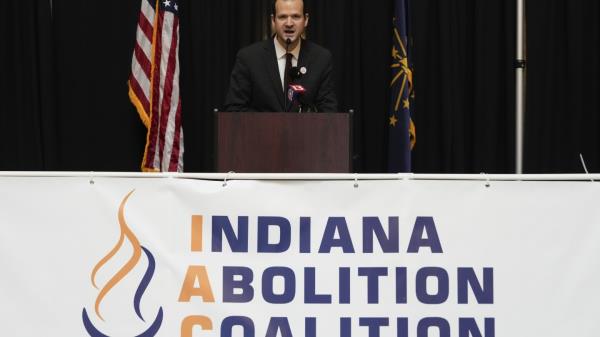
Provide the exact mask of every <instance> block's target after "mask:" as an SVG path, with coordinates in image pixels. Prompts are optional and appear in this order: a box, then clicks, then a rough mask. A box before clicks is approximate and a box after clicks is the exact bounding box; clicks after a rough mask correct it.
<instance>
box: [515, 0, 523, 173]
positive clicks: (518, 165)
mask: <svg viewBox="0 0 600 337" xmlns="http://www.w3.org/2000/svg"><path fill="white" fill-rule="evenodd" d="M516 1H517V3H516V5H517V32H516V33H517V46H516V47H517V48H516V54H517V55H516V62H515V70H516V74H515V75H516V76H515V84H516V85H515V90H516V97H515V112H516V127H515V138H516V140H515V147H516V153H515V173H517V174H522V173H523V144H524V142H523V136H524V127H525V75H526V74H525V65H526V59H525V57H526V56H525V0H516Z"/></svg>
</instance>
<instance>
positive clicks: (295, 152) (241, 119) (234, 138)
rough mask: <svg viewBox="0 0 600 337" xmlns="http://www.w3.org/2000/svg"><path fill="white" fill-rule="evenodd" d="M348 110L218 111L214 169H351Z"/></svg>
mask: <svg viewBox="0 0 600 337" xmlns="http://www.w3.org/2000/svg"><path fill="white" fill-rule="evenodd" d="M351 122H352V121H351V116H350V114H348V113H283V112H217V113H216V124H217V125H216V138H217V139H216V154H217V172H229V171H234V172H238V173H258V172H264V173H349V172H351V164H350V163H351V153H352V152H351V141H350V140H351V137H350V132H351V131H350V130H351V129H352V128H351Z"/></svg>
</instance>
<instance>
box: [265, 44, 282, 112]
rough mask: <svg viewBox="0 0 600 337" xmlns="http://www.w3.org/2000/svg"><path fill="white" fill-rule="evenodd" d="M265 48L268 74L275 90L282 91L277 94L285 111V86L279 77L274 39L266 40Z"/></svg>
mask: <svg viewBox="0 0 600 337" xmlns="http://www.w3.org/2000/svg"><path fill="white" fill-rule="evenodd" d="M264 49H265V58H264V61H265V67H266V69H267V74H268V76H269V80H270V81H271V85H272V86H273V88H274V89H275V91H274V92H277V93H281V94H280V95H276V96H277V101H278V102H279V106H280V107H281V108H280V110H281V111H283V110H284V107H285V101H284V93H283V86H282V85H281V77H279V65H278V64H277V55H276V54H275V45H274V44H273V40H272V39H271V40H266V41H265V44H264Z"/></svg>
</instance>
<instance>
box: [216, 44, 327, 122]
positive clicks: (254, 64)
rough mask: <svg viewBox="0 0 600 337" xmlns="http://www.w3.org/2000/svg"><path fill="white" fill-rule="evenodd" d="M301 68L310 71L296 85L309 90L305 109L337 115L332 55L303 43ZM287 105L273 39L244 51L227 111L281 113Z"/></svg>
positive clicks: (304, 100) (240, 53)
mask: <svg viewBox="0 0 600 337" xmlns="http://www.w3.org/2000/svg"><path fill="white" fill-rule="evenodd" d="M298 67H305V68H306V70H307V72H306V74H304V75H303V76H302V77H301V78H300V79H298V80H296V81H294V83H295V84H299V85H302V86H303V87H304V88H305V89H306V93H305V94H304V95H303V96H304V97H303V103H304V104H305V106H306V105H308V106H314V107H316V109H317V111H319V112H337V99H336V97H335V92H334V89H333V80H332V65H331V53H330V52H329V51H328V50H327V49H325V48H323V47H321V46H319V45H317V44H315V43H312V42H310V41H307V40H303V41H302V44H301V46H300V54H299V56H298ZM285 104H286V99H285V94H284V91H283V87H282V85H281V77H280V75H279V68H278V65H277V56H276V55H275V46H274V44H273V39H269V40H266V41H261V42H258V43H255V44H253V45H250V46H248V47H245V48H243V49H241V50H240V51H239V52H238V54H237V59H236V62H235V66H234V67H233V71H232V72H231V80H230V83H229V91H228V93H227V97H226V98H225V105H224V110H225V111H262V112H278V111H285V110H286V109H285V108H286V106H285ZM291 110H292V111H293V110H294V108H292V109H291Z"/></svg>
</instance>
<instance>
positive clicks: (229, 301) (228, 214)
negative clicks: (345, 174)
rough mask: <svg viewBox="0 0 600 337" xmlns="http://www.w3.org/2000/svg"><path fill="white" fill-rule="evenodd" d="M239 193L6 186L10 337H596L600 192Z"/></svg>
mask: <svg viewBox="0 0 600 337" xmlns="http://www.w3.org/2000/svg"><path fill="white" fill-rule="evenodd" d="M223 185H224V184H223V182H222V181H202V180H185V179H169V178H164V179H155V178H138V179H134V178H120V179H119V178H96V179H95V180H94V183H90V181H89V179H87V178H31V177H29V178H18V177H13V178H0V202H1V204H0V268H1V269H0V270H1V274H0V322H1V324H0V336H10V337H19V336H23V337H31V336H56V337H59V336H60V337H64V336H92V337H100V336H110V337H115V336H123V337H133V336H144V337H147V336H168V337H173V336H181V337H193V336H207V337H210V336H214V337H216V336H219V337H230V336H231V337H238V336H239V337H241V336H244V337H253V336H265V337H278V336H281V337H290V336H294V337H297V336H302V337H336V336H340V337H350V336H353V337H363V336H364V337H378V336H382V337H392V336H396V337H425V336H436V337H437V336H441V337H449V336H459V337H471V336H472V337H495V336H498V337H500V336H510V337H519V336H528V337H529V336H543V337H565V336H577V337H597V336H598V331H599V329H600V321H599V320H598V319H597V316H598V309H597V304H598V303H600V287H598V286H597V282H598V279H599V277H600V259H599V258H598V257H599V256H600V208H599V207H598V206H597V204H598V202H599V200H600V189H599V188H600V187H599V185H598V184H595V183H591V182H510V181H508V182H492V184H491V186H489V187H486V186H485V183H484V182H477V181H413V180H398V181H361V182H360V183H359V186H358V187H355V186H354V182H353V181H229V182H227V184H226V186H223Z"/></svg>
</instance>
